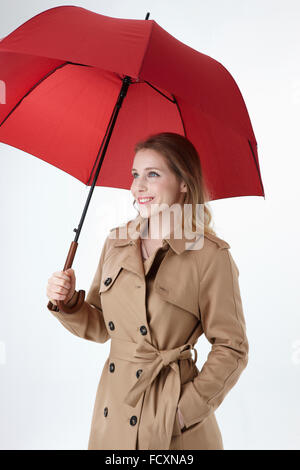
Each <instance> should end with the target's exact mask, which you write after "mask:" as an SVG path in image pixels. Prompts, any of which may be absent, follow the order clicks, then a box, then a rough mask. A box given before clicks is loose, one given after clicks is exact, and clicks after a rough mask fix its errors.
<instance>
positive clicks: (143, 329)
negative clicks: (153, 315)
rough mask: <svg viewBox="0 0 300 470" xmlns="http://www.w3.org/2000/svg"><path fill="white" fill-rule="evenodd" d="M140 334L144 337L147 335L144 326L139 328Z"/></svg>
mask: <svg viewBox="0 0 300 470" xmlns="http://www.w3.org/2000/svg"><path fill="white" fill-rule="evenodd" d="M140 332H141V334H142V335H146V334H147V328H146V327H145V325H142V326H141V328H140Z"/></svg>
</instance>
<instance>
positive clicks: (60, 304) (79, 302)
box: [48, 241, 85, 313]
mask: <svg viewBox="0 0 300 470" xmlns="http://www.w3.org/2000/svg"><path fill="white" fill-rule="evenodd" d="M77 246H78V242H75V241H72V242H71V245H70V249H69V253H68V256H67V259H66V262H65V265H64V269H63V270H64V271H66V270H67V269H69V268H71V267H72V264H73V260H74V258H75V253H76V250H77ZM84 298H85V291H84V290H79V291H78V300H77V302H76V304H75V305H74V306H73V307H69V306H67V305H66V304H65V303H64V301H63V300H58V301H57V309H56V310H57V311H58V310H62V311H63V312H64V313H75V312H77V310H79V309H80V307H81V306H82V304H83V302H84ZM48 306H49V308H52V307H55V306H54V304H53V303H52V302H51V301H49V302H48Z"/></svg>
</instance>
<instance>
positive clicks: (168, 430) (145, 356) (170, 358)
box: [110, 337, 197, 450]
mask: <svg viewBox="0 0 300 470" xmlns="http://www.w3.org/2000/svg"><path fill="white" fill-rule="evenodd" d="M192 349H193V350H194V353H195V359H193V357H192V353H191V350H192ZM110 357H111V358H113V357H115V358H119V359H122V360H125V361H129V362H135V363H138V364H142V363H147V365H146V367H145V366H143V369H142V373H141V374H140V376H139V378H138V379H137V381H136V382H135V383H134V384H133V386H132V387H131V388H130V389H129V390H128V391H127V394H126V396H125V400H124V401H125V403H126V404H127V405H130V406H132V407H135V406H136V405H137V403H138V401H139V399H140V397H141V396H142V394H143V393H144V392H145V391H146V389H147V388H148V387H149V386H150V384H151V383H152V382H153V381H154V380H155V378H156V377H157V376H158V374H159V372H160V371H161V370H162V368H163V367H168V366H169V373H168V374H167V377H166V380H165V383H164V386H163V389H162V391H161V395H160V397H159V399H158V401H157V402H158V404H157V410H156V415H155V418H154V422H153V427H152V431H151V437H150V440H149V442H148V444H147V448H148V449H157V450H164V449H169V448H170V443H171V438H172V431H173V427H174V421H175V418H176V412H177V405H178V401H179V398H180V391H181V380H180V370H179V364H178V360H182V359H189V358H191V359H192V360H193V362H194V363H196V361H197V350H196V349H195V348H194V346H193V345H192V344H191V343H186V344H184V345H182V346H179V347H177V348H174V349H165V350H159V349H157V348H156V347H155V346H153V344H152V343H150V342H149V341H148V340H147V339H145V338H143V339H142V340H141V341H140V342H138V343H134V342H132V341H126V340H122V339H120V338H115V337H112V338H111V345H110Z"/></svg>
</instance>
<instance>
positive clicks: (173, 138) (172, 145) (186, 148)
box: [134, 132, 216, 235]
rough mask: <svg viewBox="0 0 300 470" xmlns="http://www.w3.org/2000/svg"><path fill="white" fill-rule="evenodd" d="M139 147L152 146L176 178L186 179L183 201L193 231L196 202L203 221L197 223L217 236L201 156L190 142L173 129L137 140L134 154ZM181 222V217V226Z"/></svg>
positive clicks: (194, 229) (195, 229) (196, 230)
mask: <svg viewBox="0 0 300 470" xmlns="http://www.w3.org/2000/svg"><path fill="white" fill-rule="evenodd" d="M142 149H152V150H155V151H156V152H158V153H160V154H161V155H162V156H163V157H164V158H165V161H166V163H167V165H168V167H169V168H170V170H171V171H172V172H173V173H174V174H175V176H176V177H177V179H178V181H181V180H183V181H184V182H185V184H186V186H187V192H186V193H185V198H184V201H183V204H191V209H192V210H191V213H192V230H193V231H194V232H199V228H198V227H197V224H196V210H197V206H196V204H203V208H204V211H203V215H204V220H201V222H200V224H201V226H202V228H203V230H204V233H207V232H208V233H212V234H213V235H216V232H215V231H214V230H213V228H212V227H211V223H212V214H211V211H210V209H209V207H208V192H207V188H206V186H205V184H204V180H203V175H202V167H201V162H200V157H199V154H198V152H197V150H196V148H195V147H194V145H193V144H192V142H191V141H190V140H188V139H187V138H186V137H184V136H182V135H180V134H176V133H174V132H161V133H158V134H152V135H151V136H149V137H148V138H147V139H145V140H141V141H139V142H137V143H136V145H135V148H134V150H135V153H136V152H138V151H139V150H142ZM183 224H184V220H183V221H182V226H183ZM201 230H202V229H201Z"/></svg>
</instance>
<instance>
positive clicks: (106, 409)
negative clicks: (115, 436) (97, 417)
mask: <svg viewBox="0 0 300 470" xmlns="http://www.w3.org/2000/svg"><path fill="white" fill-rule="evenodd" d="M107 414H108V408H107V406H106V407H105V408H104V416H105V418H106V416H107Z"/></svg>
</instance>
